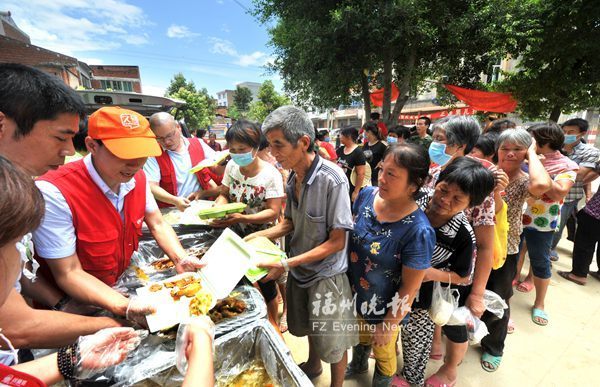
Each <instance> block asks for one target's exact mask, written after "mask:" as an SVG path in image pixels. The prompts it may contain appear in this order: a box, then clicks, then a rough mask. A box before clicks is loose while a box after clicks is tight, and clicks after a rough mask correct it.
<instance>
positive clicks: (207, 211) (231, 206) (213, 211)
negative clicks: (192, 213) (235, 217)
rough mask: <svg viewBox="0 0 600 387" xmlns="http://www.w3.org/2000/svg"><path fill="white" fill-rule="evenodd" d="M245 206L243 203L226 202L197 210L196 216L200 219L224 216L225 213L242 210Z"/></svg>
mask: <svg viewBox="0 0 600 387" xmlns="http://www.w3.org/2000/svg"><path fill="white" fill-rule="evenodd" d="M245 208H246V204H244V203H227V204H223V205H220V206H214V207H211V208H204V209H202V210H200V211H198V216H199V217H200V219H218V218H223V217H225V216H226V215H227V214H233V213H234V212H242V211H244V209H245Z"/></svg>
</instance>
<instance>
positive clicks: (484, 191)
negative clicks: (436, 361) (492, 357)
mask: <svg viewBox="0 0 600 387" xmlns="http://www.w3.org/2000/svg"><path fill="white" fill-rule="evenodd" d="M493 188H494V176H493V174H492V173H491V172H490V171H489V170H487V169H486V168H485V167H484V166H482V165H481V164H480V163H479V162H477V161H475V160H473V159H471V158H467V157H459V158H457V159H455V160H454V161H452V163H450V164H449V165H448V166H447V168H445V169H444V170H443V171H442V172H441V173H440V176H439V179H438V181H437V182H436V185H435V189H434V190H431V189H427V190H422V197H421V198H420V199H419V200H418V203H419V205H420V206H421V208H423V209H424V210H425V214H426V215H427V218H428V219H429V222H430V223H431V226H432V227H433V228H434V230H435V236H436V244H435V250H434V252H433V257H432V259H431V268H429V269H427V271H426V272H425V279H424V280H423V281H424V282H423V284H422V285H421V289H420V291H419V300H418V302H415V303H414V304H413V310H412V311H411V313H410V317H409V319H408V324H407V325H406V326H405V327H404V329H403V330H402V353H403V357H404V369H403V371H402V374H401V375H402V376H397V377H396V378H395V383H394V385H395V386H407V387H408V386H409V383H410V384H414V385H417V386H422V385H423V384H424V383H427V385H433V386H438V385H440V384H443V383H446V384H447V385H449V386H450V385H454V384H455V383H456V380H457V378H458V376H457V372H458V371H457V369H456V367H457V366H458V364H460V362H461V361H462V358H463V357H464V354H465V353H466V351H467V348H468V343H467V340H466V338H467V328H466V327H465V326H444V327H442V331H443V332H444V333H445V334H446V337H447V346H446V359H447V361H444V365H443V366H442V368H441V369H443V372H444V374H446V375H454V377H453V378H452V379H451V380H449V381H448V382H441V380H440V379H439V377H438V376H437V375H433V376H432V377H431V378H429V379H428V380H427V381H426V382H425V381H424V379H425V368H426V367H427V361H428V360H429V355H430V352H431V344H432V341H433V335H434V329H435V324H434V322H433V320H432V319H431V317H430V315H429V308H430V306H431V301H432V296H433V282H432V281H437V282H440V283H444V284H447V286H451V287H452V288H453V289H457V290H458V291H459V292H460V293H461V294H463V295H464V294H465V293H466V288H467V287H466V284H468V283H469V282H470V279H471V275H472V273H473V258H474V252H475V234H474V233H473V228H472V227H471V225H470V224H469V222H468V220H467V218H466V216H465V214H464V213H463V211H464V210H465V209H467V208H469V207H473V206H477V205H479V204H481V203H482V202H483V200H484V199H485V198H486V197H487V196H488V195H489V194H490V192H491V191H492V190H493ZM458 301H459V306H463V305H464V303H465V301H464V298H463V297H460V298H459V300H458ZM438 372H439V371H438Z"/></svg>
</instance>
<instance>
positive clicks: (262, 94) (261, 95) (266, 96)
mask: <svg viewBox="0 0 600 387" xmlns="http://www.w3.org/2000/svg"><path fill="white" fill-rule="evenodd" d="M257 97H258V101H255V102H252V103H251V104H250V110H249V111H248V117H249V118H250V119H252V120H254V121H257V122H262V121H263V120H264V119H265V118H266V117H267V116H268V115H269V113H271V112H272V111H273V110H275V109H277V108H278V107H280V106H283V105H289V104H291V101H290V99H289V98H288V97H286V96H285V95H281V94H279V93H278V92H277V91H275V86H273V82H271V81H265V82H264V83H263V84H262V85H261V86H260V88H259V89H258V96H257Z"/></svg>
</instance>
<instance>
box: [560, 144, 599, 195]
mask: <svg viewBox="0 0 600 387" xmlns="http://www.w3.org/2000/svg"><path fill="white" fill-rule="evenodd" d="M567 156H568V157H569V158H570V159H571V160H573V161H574V162H576V163H577V165H579V167H585V168H592V169H594V168H596V166H597V165H598V159H599V158H600V149H598V148H596V147H595V146H593V145H590V144H584V143H581V142H580V143H579V144H577V145H575V147H574V148H573V152H572V153H571V154H567ZM584 196H585V189H584V184H583V182H582V181H575V184H573V187H571V189H570V190H569V193H567V196H566V197H565V202H574V201H579V200H580V199H581V198H582V197H584Z"/></svg>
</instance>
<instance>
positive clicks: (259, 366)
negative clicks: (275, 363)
mask: <svg viewBox="0 0 600 387" xmlns="http://www.w3.org/2000/svg"><path fill="white" fill-rule="evenodd" d="M217 385H218V386H227V387H275V386H278V384H276V383H275V382H273V380H272V379H271V377H270V376H269V374H268V373H267V370H266V369H265V366H264V364H263V362H262V361H259V360H255V361H253V362H252V363H251V364H250V366H249V367H248V368H247V369H246V370H245V371H244V372H242V373H241V374H239V375H238V376H236V377H235V379H233V380H232V381H231V382H229V383H219V382H218V381H217Z"/></svg>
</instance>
